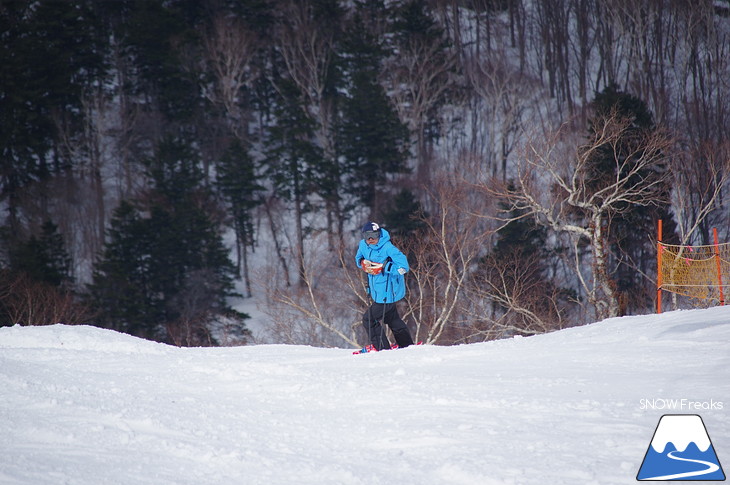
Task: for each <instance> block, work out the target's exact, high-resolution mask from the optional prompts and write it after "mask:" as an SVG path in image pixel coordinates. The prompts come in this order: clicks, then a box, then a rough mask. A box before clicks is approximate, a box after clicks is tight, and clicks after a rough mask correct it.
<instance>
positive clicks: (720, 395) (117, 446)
mask: <svg viewBox="0 0 730 485" xmlns="http://www.w3.org/2000/svg"><path fill="white" fill-rule="evenodd" d="M729 342H730V307H717V308H712V309H708V310H693V311H679V312H671V313H665V314H663V315H648V316H638V317H624V318H617V319H611V320H606V321H603V322H600V323H596V324H592V325H588V326H585V327H579V328H572V329H568V330H564V331H560V332H555V333H552V334H548V335H542V336H537V337H531V338H514V339H509V340H502V341H496V342H490V343H484V344H473V345H463V346H457V347H436V346H419V347H411V348H407V349H401V350H396V351H388V352H380V353H374V354H363V355H352V353H351V350H347V349H321V348H311V347H303V346H283V345H260V346H251V347H238V348H214V349H210V348H205V349H202V348H201V349H190V348H176V347H170V346H166V345H162V344H158V343H153V342H148V341H144V340H139V339H136V338H133V337H130V336H127V335H123V334H119V333H115V332H111V331H108V330H102V329H98V328H93V327H82V326H78V327H72V326H63V325H55V326H48V327H19V326H15V327H5V328H0V483H2V484H5V485H13V484H33V485H37V484H49V485H50V484H53V485H59V484H79V485H81V484H83V485H87V484H88V485H109V484H124V485H127V484H175V485H181V484H191V485H201V484H216V485H217V484H294V483H296V484H318V485H320V484H336V485H343V484H368V485H372V484H399V485H407V484H419V485H423V484H466V485H477V484H540V485H545V484H551V485H553V484H581V485H585V484H630V483H637V482H636V481H635V477H636V474H637V471H638V469H639V467H640V465H641V462H642V460H643V458H644V455H645V453H646V451H647V447H648V446H649V443H650V442H651V439H652V435H653V433H654V430H655V428H656V426H657V423H658V421H659V418H660V417H661V416H662V415H664V414H699V415H700V416H701V417H702V420H703V422H704V424H705V426H706V427H707V431H708V433H709V436H710V438H711V440H712V444H713V446H714V448H715V450H716V452H717V456H718V458H719V460H720V463H721V464H723V465H724V467H725V473H726V474H727V472H728V465H730V351H729V350H728V343H729ZM659 408H662V409H659Z"/></svg>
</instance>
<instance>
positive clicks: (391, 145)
mask: <svg viewBox="0 0 730 485" xmlns="http://www.w3.org/2000/svg"><path fill="white" fill-rule="evenodd" d="M359 8H360V12H359V14H358V15H356V16H355V18H354V20H353V26H352V27H351V28H350V29H348V31H347V38H346V39H345V42H344V45H343V51H344V53H343V57H342V60H341V62H340V69H342V70H343V76H344V78H345V80H346V84H347V86H348V88H347V90H346V92H347V94H346V95H345V99H344V101H343V103H342V105H343V107H342V120H341V123H340V129H339V137H338V142H339V143H338V146H339V151H340V154H341V156H342V158H343V159H344V172H345V173H344V178H345V189H346V190H347V192H349V193H350V194H352V195H354V196H356V197H357V198H358V199H359V200H360V201H361V203H363V204H364V205H366V206H368V207H370V208H371V209H372V211H373V213H375V214H377V213H379V212H381V211H382V209H383V207H384V204H383V201H382V200H381V197H379V196H378V195H379V194H382V193H384V192H385V193H387V187H388V185H389V184H388V180H389V177H390V176H391V175H393V174H398V173H405V172H407V168H406V160H407V156H408V151H407V143H408V130H407V128H406V127H405V126H404V125H403V124H402V123H401V122H400V120H399V119H398V116H397V114H396V112H395V110H394V109H393V106H392V105H391V102H390V100H389V98H388V96H387V95H386V93H385V90H384V89H383V86H382V85H381V84H380V83H379V82H378V76H379V73H380V69H381V66H382V60H383V58H384V57H385V55H386V52H387V51H386V50H385V48H384V46H383V44H382V42H383V41H382V39H379V38H377V37H376V36H375V35H374V34H373V33H372V32H370V30H369V28H368V22H367V20H368V19H367V17H366V16H365V12H364V11H363V10H365V9H364V7H363V6H362V5H359Z"/></svg>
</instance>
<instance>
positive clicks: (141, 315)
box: [91, 138, 247, 345]
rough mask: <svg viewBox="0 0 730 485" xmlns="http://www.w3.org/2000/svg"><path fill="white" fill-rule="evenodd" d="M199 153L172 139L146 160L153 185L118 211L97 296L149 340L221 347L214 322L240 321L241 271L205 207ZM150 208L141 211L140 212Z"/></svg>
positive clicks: (122, 325) (126, 327) (110, 314)
mask: <svg viewBox="0 0 730 485" xmlns="http://www.w3.org/2000/svg"><path fill="white" fill-rule="evenodd" d="M198 164H199V162H198V160H197V158H196V156H195V153H194V152H193V151H192V150H191V149H190V148H189V147H188V146H187V145H185V144H184V143H182V142H180V141H179V140H175V139H173V138H167V139H165V140H163V142H162V143H161V144H160V147H159V149H158V151H157V155H156V156H155V157H154V158H152V159H150V160H148V161H147V167H148V174H149V176H150V178H151V179H152V181H153V186H154V190H153V191H152V192H150V193H149V194H148V195H147V197H146V198H144V199H140V200H138V201H136V202H135V204H137V205H139V208H136V207H134V206H133V205H132V204H131V203H123V204H122V205H121V206H120V207H119V208H118V209H117V210H116V211H115V215H114V218H113V220H112V225H111V229H110V232H109V242H108V244H107V245H106V248H105V251H104V255H103V258H102V260H101V261H100V262H99V263H98V265H97V267H96V270H95V274H94V283H93V285H92V287H91V296H92V300H93V301H94V302H95V303H96V306H97V308H98V309H99V310H100V311H101V312H103V317H104V320H105V322H107V324H109V325H111V326H112V327H113V328H116V329H117V330H120V331H124V332H128V333H130V334H132V335H138V336H140V337H144V338H150V339H156V340H162V341H168V342H173V343H177V344H180V345H205V344H215V343H216V342H215V339H214V337H213V336H212V333H211V332H212V331H213V328H211V325H212V324H213V323H214V322H216V321H217V320H219V319H221V318H228V319H234V320H236V321H238V330H239V331H240V332H241V334H245V332H246V330H245V326H244V325H243V320H244V319H245V318H247V315H245V314H240V313H237V312H235V311H233V310H232V309H231V308H230V307H229V305H228V303H227V298H228V297H230V296H234V295H235V293H234V288H233V279H234V275H235V268H234V266H233V264H232V263H231V262H230V260H229V259H228V252H227V250H226V248H225V246H224V245H223V242H222V238H221V235H220V234H219V232H218V229H217V227H216V225H215V224H214V223H213V222H212V221H211V220H210V218H209V216H208V215H207V213H206V211H205V203H206V202H207V201H208V200H209V196H208V195H209V194H207V191H206V190H205V189H204V188H202V184H201V182H202V180H203V175H202V172H201V170H200V168H199V166H198ZM141 209H143V210H144V212H142V210H141Z"/></svg>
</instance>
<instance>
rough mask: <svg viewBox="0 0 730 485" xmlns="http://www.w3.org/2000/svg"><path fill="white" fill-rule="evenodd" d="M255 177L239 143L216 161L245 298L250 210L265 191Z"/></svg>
mask: <svg viewBox="0 0 730 485" xmlns="http://www.w3.org/2000/svg"><path fill="white" fill-rule="evenodd" d="M257 179H258V177H257V175H256V168H255V165H254V161H253V159H252V158H251V156H250V155H249V153H248V150H247V149H246V148H245V147H244V146H243V145H242V144H241V143H240V142H238V141H236V142H234V143H233V144H232V145H231V146H230V147H229V149H228V150H227V151H226V153H225V154H224V155H223V157H222V158H221V160H220V162H219V163H218V172H217V185H218V187H219V188H220V190H221V192H222V194H223V196H224V197H225V198H226V200H227V201H228V204H229V205H230V210H231V213H232V216H233V225H234V229H235V231H236V241H237V249H238V258H239V265H240V266H242V268H241V269H242V273H243V278H244V280H245V283H246V292H247V295H246V296H248V297H251V281H250V277H249V268H248V248H249V247H252V246H253V244H254V235H255V234H254V224H253V216H252V213H251V212H252V210H253V209H254V208H255V207H256V206H258V205H259V204H261V199H260V197H259V193H260V192H261V191H263V190H264V187H263V186H262V185H260V184H259V183H258V180H257Z"/></svg>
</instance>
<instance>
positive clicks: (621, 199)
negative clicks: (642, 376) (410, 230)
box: [490, 112, 672, 318]
mask: <svg viewBox="0 0 730 485" xmlns="http://www.w3.org/2000/svg"><path fill="white" fill-rule="evenodd" d="M631 127H632V126H631V120H629V119H625V118H621V117H619V116H618V115H617V114H616V113H615V112H611V113H609V114H607V115H605V116H600V117H597V118H596V119H595V120H594V133H593V134H592V135H591V136H590V138H589V139H588V142H587V143H584V144H582V145H578V146H577V149H576V145H577V144H576V143H575V140H571V139H570V137H567V135H570V134H571V133H570V132H569V131H566V128H567V125H563V126H562V127H561V129H560V130H558V131H557V132H555V133H554V134H553V135H552V136H551V137H549V138H547V139H546V140H545V141H540V138H542V137H540V138H537V137H533V138H530V139H529V140H528V141H527V143H526V145H525V147H524V150H523V153H522V157H521V159H520V161H519V162H518V164H517V172H516V178H515V180H514V182H513V183H514V189H511V188H507V187H505V186H504V185H503V186H502V187H501V188H500V189H497V190H496V191H494V190H491V191H490V193H494V194H497V195H498V196H500V197H504V198H505V199H506V200H508V201H509V208H508V213H509V212H511V211H515V212H516V213H518V214H523V215H522V216H521V217H527V216H531V217H534V218H535V220H536V221H537V223H538V224H541V225H544V226H547V227H549V228H550V229H552V230H553V231H555V232H556V233H559V234H566V235H568V236H570V239H571V240H572V245H573V270H574V273H575V276H576V277H577V279H578V282H579V284H580V287H581V288H582V291H583V292H584V294H585V296H586V298H587V301H588V302H589V303H590V305H591V306H592V308H593V309H594V311H595V314H596V317H598V318H606V317H611V316H617V315H618V314H619V311H620V298H619V294H618V293H617V291H616V286H615V283H614V281H613V280H612V277H611V274H610V272H609V269H608V267H607V262H608V250H607V248H606V234H607V231H608V230H609V227H610V224H611V217H612V216H614V215H617V214H620V213H622V212H624V211H626V210H629V209H630V208H631V207H632V206H635V205H639V206H649V205H658V204H661V203H666V202H667V201H665V200H664V197H665V195H664V194H665V193H666V184H667V183H668V182H669V180H670V177H671V174H670V172H669V171H667V170H655V168H656V167H657V166H659V165H661V164H662V163H664V162H665V161H666V159H667V157H668V154H669V153H670V152H671V148H672V139H671V137H670V136H669V135H668V134H667V133H666V132H665V131H664V130H661V129H657V130H653V131H645V132H642V133H640V134H639V133H636V132H635V131H634V132H632V131H631ZM629 133H631V135H629ZM627 136H631V137H633V141H632V143H631V144H628V145H627V144H622V143H623V142H624V141H625V139H626V137H627ZM606 147H609V149H608V150H606V151H607V152H609V153H612V154H613V156H614V158H613V160H612V163H613V171H612V173H611V174H610V177H609V179H607V180H605V181H604V183H603V184H602V185H600V186H599V187H598V188H595V187H591V186H590V185H591V180H592V176H591V164H590V161H591V159H592V157H593V156H594V155H595V154H596V153H597V151H599V150H602V149H604V150H605V149H606ZM620 147H621V148H620ZM627 150H628V151H627ZM585 242H587V243H588V244H589V245H590V254H591V259H592V261H591V272H590V274H586V272H585V271H584V265H583V262H582V260H581V257H580V254H581V251H580V247H581V245H582V244H584V243H585Z"/></svg>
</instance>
